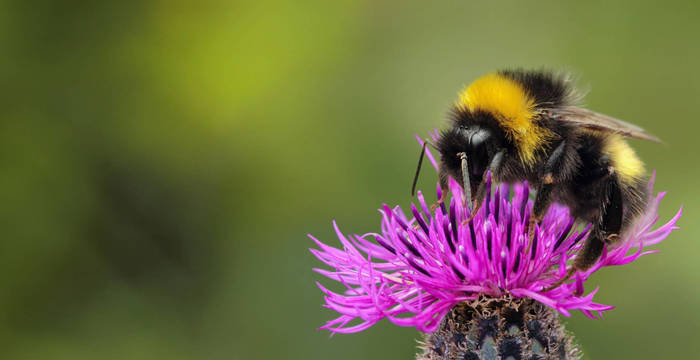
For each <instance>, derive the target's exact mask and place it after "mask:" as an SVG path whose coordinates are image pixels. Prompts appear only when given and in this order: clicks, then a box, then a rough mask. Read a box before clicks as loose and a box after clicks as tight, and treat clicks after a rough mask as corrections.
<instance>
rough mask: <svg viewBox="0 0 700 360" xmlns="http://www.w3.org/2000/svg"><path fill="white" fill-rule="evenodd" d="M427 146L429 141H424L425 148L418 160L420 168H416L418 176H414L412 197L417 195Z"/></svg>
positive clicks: (422, 149)
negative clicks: (417, 186) (417, 185)
mask: <svg viewBox="0 0 700 360" xmlns="http://www.w3.org/2000/svg"><path fill="white" fill-rule="evenodd" d="M426 145H428V141H427V140H425V141H423V147H422V148H421V150H420V157H419V158H418V167H417V168H416V175H414V176H413V186H411V196H415V195H416V184H417V183H418V175H420V167H421V165H423V158H424V157H425V147H426ZM431 145H432V144H431Z"/></svg>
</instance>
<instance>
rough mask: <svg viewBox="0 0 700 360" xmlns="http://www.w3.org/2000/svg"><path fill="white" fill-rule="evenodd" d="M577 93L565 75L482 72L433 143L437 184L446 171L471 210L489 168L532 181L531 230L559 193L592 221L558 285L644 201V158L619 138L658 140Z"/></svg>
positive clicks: (615, 235)
mask: <svg viewBox="0 0 700 360" xmlns="http://www.w3.org/2000/svg"><path fill="white" fill-rule="evenodd" d="M580 99H581V96H580V95H579V94H578V93H577V92H576V91H575V89H574V87H573V86H572V84H571V82H570V81H569V80H568V78H567V77H566V76H565V75H562V74H555V73H551V72H546V71H524V70H506V71H500V72H495V73H491V74H487V75H484V76H482V77H480V78H478V79H477V80H475V81H474V82H473V83H471V84H470V85H469V86H467V87H466V88H465V89H464V90H462V91H461V92H460V93H459V96H458V99H457V101H456V103H455V104H454V106H453V108H452V109H451V111H450V115H449V118H450V119H449V120H450V126H449V127H448V128H447V129H445V130H443V131H442V132H441V133H440V136H439V139H438V141H437V143H436V144H435V147H436V148H437V149H438V151H439V152H440V155H441V160H440V167H439V179H440V186H441V187H442V188H443V189H446V188H447V184H448V179H449V178H450V177H452V178H453V179H455V180H456V181H458V182H459V183H460V184H463V187H464V188H465V193H466V194H467V198H468V199H470V200H472V201H473V202H474V204H475V205H474V207H475V208H474V209H473V210H472V214H474V213H476V211H477V210H478V209H479V206H480V205H481V203H483V201H484V197H485V184H486V173H487V172H489V171H490V172H491V174H492V177H493V179H494V180H495V181H498V182H504V183H516V182H522V181H525V180H526V181H527V182H528V184H530V186H532V187H533V188H534V189H536V190H537V192H536V197H535V202H534V206H533V211H532V216H531V217H530V221H531V226H530V237H531V239H532V236H533V234H534V230H533V229H534V227H535V226H536V224H537V223H538V222H539V221H541V220H542V217H543V216H544V214H545V213H546V210H547V208H548V207H549V205H550V204H551V203H552V202H555V201H556V202H558V203H561V204H563V205H565V206H567V207H568V208H569V209H570V211H571V214H572V215H574V216H575V217H576V218H578V219H579V220H581V221H584V222H590V223H592V224H593V226H592V230H591V232H590V234H589V236H588V238H587V239H586V242H585V243H584V248H583V251H582V253H581V256H579V257H577V259H576V261H575V263H574V264H573V266H572V268H571V270H570V271H569V274H567V276H566V277H565V278H564V279H563V280H562V281H561V282H559V283H558V284H556V285H555V286H554V287H556V286H558V285H560V284H561V283H563V282H564V281H566V280H567V279H568V278H569V277H571V276H572V275H573V274H574V273H575V271H583V270H586V269H588V268H590V267H591V266H592V265H593V264H594V263H595V262H596V261H597V259H598V258H599V257H600V255H601V254H602V251H603V247H604V244H611V246H614V244H615V242H616V241H618V240H619V239H620V238H621V237H622V236H624V233H625V231H626V230H627V229H628V228H629V227H630V225H631V224H632V223H633V222H634V220H635V219H636V218H637V217H639V215H640V214H641V211H642V209H643V208H644V206H645V205H646V202H647V201H648V198H649V194H648V193H647V188H646V183H647V175H646V172H645V170H644V164H643V163H642V161H641V160H640V159H639V158H638V157H637V155H636V154H635V152H634V150H633V149H632V148H631V147H630V146H629V145H628V144H627V142H626V141H625V138H639V139H645V140H650V141H656V142H659V139H658V138H656V137H654V136H653V135H651V134H649V133H647V132H646V131H644V130H643V129H642V128H640V127H638V126H636V125H633V124H630V123H626V122H624V121H622V120H618V119H615V118H612V117H609V116H607V115H603V114H599V113H596V112H594V111H591V110H587V109H585V108H583V107H580V106H579V105H578V103H579V101H580ZM446 193H447V191H443V194H446ZM442 200H443V199H440V200H439V201H438V202H441V201H442Z"/></svg>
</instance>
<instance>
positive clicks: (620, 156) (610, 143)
mask: <svg viewBox="0 0 700 360" xmlns="http://www.w3.org/2000/svg"><path fill="white" fill-rule="evenodd" d="M603 152H605V153H606V154H608V156H610V161H611V162H612V165H613V167H614V168H615V172H616V173H617V175H618V178H619V179H620V181H621V182H623V183H625V184H631V183H633V182H634V180H636V179H639V178H641V177H642V176H643V175H644V163H643V162H642V161H641V160H639V158H638V157H637V154H635V152H634V150H633V149H632V148H631V147H630V146H629V144H627V142H626V141H625V140H624V139H623V138H622V136H620V135H609V136H608V137H607V138H606V139H605V142H604V143H603Z"/></svg>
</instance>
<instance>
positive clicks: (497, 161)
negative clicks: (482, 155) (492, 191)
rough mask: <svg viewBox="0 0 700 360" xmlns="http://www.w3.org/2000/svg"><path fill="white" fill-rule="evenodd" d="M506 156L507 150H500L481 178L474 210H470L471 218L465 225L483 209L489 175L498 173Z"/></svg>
mask: <svg viewBox="0 0 700 360" xmlns="http://www.w3.org/2000/svg"><path fill="white" fill-rule="evenodd" d="M504 154H505V150H504V149H502V150H499V151H498V152H497V153H496V155H494V156H493V158H491V162H490V163H489V167H488V169H487V171H485V172H484V175H483V176H482V177H481V181H480V182H479V185H478V186H477V188H476V194H474V196H473V198H472V202H473V203H474V208H473V209H470V210H469V218H468V219H466V220H464V223H468V222H469V221H471V220H472V219H473V218H474V216H476V214H477V213H478V212H479V209H481V204H483V203H484V198H486V180H487V174H488V172H489V171H490V172H491V176H492V177H493V176H494V174H497V173H498V169H499V168H500V167H501V163H502V162H503V155H504Z"/></svg>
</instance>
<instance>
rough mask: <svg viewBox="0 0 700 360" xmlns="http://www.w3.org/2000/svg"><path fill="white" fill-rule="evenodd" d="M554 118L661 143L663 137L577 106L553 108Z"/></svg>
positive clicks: (593, 128) (592, 128)
mask: <svg viewBox="0 0 700 360" xmlns="http://www.w3.org/2000/svg"><path fill="white" fill-rule="evenodd" d="M552 115H553V117H554V118H556V119H557V120H560V121H564V122H568V123H571V124H573V125H577V126H583V127H585V128H588V129H591V130H597V131H602V132H611V133H615V134H620V135H622V136H625V137H631V138H635V139H642V140H648V141H653V142H657V143H661V142H662V141H661V139H659V138H657V137H656V136H654V135H652V134H650V133H648V132H646V130H644V129H642V128H641V127H639V126H637V125H634V124H630V123H628V122H626V121H622V120H620V119H615V118H614V117H610V116H607V115H603V114H600V113H597V112H595V111H591V110H588V109H584V108H580V107H576V106H564V107H561V108H558V109H554V110H552Z"/></svg>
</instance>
